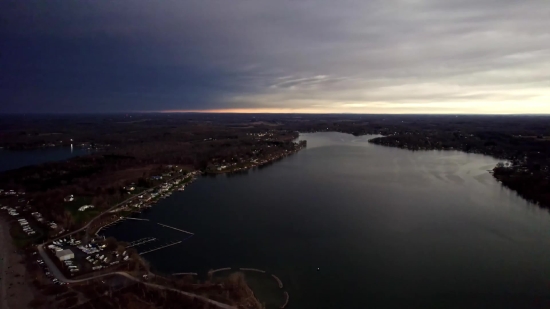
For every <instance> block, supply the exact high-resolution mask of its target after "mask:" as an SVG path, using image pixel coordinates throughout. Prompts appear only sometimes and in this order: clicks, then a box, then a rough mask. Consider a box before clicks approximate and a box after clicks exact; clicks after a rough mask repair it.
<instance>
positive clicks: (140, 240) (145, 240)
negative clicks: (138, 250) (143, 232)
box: [126, 237, 157, 248]
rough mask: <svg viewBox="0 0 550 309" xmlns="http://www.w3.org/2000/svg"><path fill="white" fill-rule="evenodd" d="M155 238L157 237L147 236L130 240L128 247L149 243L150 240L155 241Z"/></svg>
mask: <svg viewBox="0 0 550 309" xmlns="http://www.w3.org/2000/svg"><path fill="white" fill-rule="evenodd" d="M155 240H157V239H156V238H154V237H147V238H142V239H138V240H135V241H132V242H130V243H129V244H128V246H126V248H131V247H135V246H139V245H143V244H145V243H148V242H151V241H155Z"/></svg>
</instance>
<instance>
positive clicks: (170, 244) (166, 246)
mask: <svg viewBox="0 0 550 309" xmlns="http://www.w3.org/2000/svg"><path fill="white" fill-rule="evenodd" d="M179 243H181V240H180V241H176V242H173V243H169V244H167V245H164V246H161V247H158V248H155V249H151V250H148V251H145V252H141V253H139V255H144V254H146V253H150V252H153V251H157V250H160V249H164V248H168V247H171V246H175V245H177V244H179Z"/></svg>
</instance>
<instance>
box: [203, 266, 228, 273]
mask: <svg viewBox="0 0 550 309" xmlns="http://www.w3.org/2000/svg"><path fill="white" fill-rule="evenodd" d="M224 270H231V267H225V268H218V269H214V270H211V271H209V272H208V274H213V273H217V272H219V271H224Z"/></svg>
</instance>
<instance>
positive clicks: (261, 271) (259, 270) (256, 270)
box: [239, 268, 265, 274]
mask: <svg viewBox="0 0 550 309" xmlns="http://www.w3.org/2000/svg"><path fill="white" fill-rule="evenodd" d="M239 270H246V271H255V272H259V273H262V274H265V270H261V269H256V268H239Z"/></svg>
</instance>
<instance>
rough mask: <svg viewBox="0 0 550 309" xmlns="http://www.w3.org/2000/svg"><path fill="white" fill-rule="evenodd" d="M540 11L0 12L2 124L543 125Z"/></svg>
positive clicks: (209, 4)
mask: <svg viewBox="0 0 550 309" xmlns="http://www.w3.org/2000/svg"><path fill="white" fill-rule="evenodd" d="M549 16H550V2H548V1H546V0H522V1H517V0H445V1H443V0H354V1H349V0H338V1H335V0H315V1H310V0H300V1H296V0H292V1H287V0H272V1H264V0H255V1H246V0H217V1H213V0H199V1H198V0H176V1H171V0H163V1H142V0H132V1H106V0H105V1H102V0H93V1H86V0H78V1H67V0H60V1H56V0H49V1H38V0H36V1H35V0H29V1H12V0H4V1H1V2H0V51H1V52H0V100H1V101H0V102H1V103H0V113H32V112H36V113H80V112H83V113H90V112H157V111H164V112H172V111H174V112H175V111H211V112H281V113H430V114H441V113H451V114H456V113H473V114H479V113H488V114H515V113H524V114H550V30H549V29H550V18H549Z"/></svg>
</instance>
